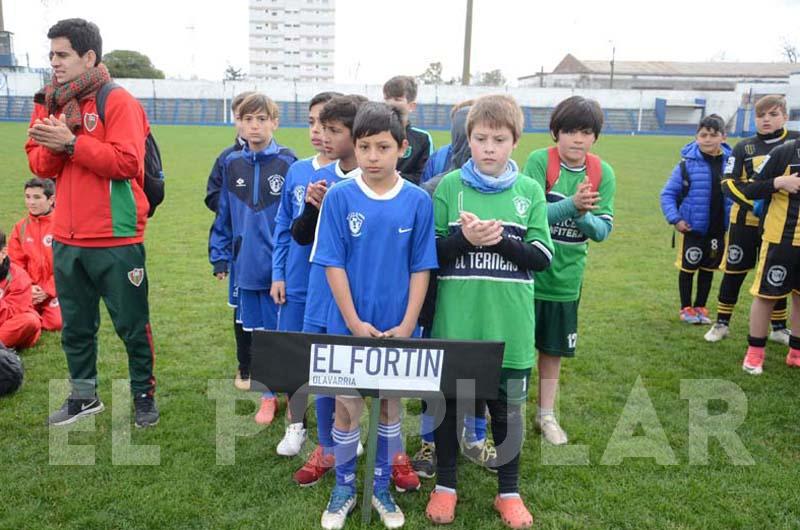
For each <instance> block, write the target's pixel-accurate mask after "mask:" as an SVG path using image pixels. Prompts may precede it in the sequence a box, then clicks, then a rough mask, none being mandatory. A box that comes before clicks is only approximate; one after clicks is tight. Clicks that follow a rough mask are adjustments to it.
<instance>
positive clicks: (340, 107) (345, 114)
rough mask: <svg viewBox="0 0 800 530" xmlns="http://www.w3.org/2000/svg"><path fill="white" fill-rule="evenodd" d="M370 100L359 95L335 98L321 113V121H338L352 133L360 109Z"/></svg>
mask: <svg viewBox="0 0 800 530" xmlns="http://www.w3.org/2000/svg"><path fill="white" fill-rule="evenodd" d="M367 101H368V100H367V98H365V97H364V96H360V95H358V94H348V95H346V96H334V97H332V98H331V100H330V101H328V102H327V103H325V106H324V107H322V110H321V111H320V113H319V121H321V122H322V123H323V125H324V124H325V123H328V122H332V121H338V122H340V123H341V124H342V125H344V126H345V127H346V128H347V130H349V131H350V132H351V133H352V131H353V122H354V121H355V119H356V114H358V109H359V107H361V105H363V104H364V103H366V102H367Z"/></svg>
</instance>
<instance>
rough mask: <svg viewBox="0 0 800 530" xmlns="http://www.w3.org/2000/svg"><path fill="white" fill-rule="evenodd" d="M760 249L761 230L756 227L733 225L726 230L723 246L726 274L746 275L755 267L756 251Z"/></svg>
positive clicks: (756, 260)
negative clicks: (726, 236) (726, 239)
mask: <svg viewBox="0 0 800 530" xmlns="http://www.w3.org/2000/svg"><path fill="white" fill-rule="evenodd" d="M760 247H761V230H760V229H759V227H757V226H750V225H746V224H743V223H742V224H739V223H735V224H732V225H731V226H730V229H728V241H727V244H726V246H725V261H724V263H725V265H724V269H725V272H727V273H733V274H737V273H747V271H751V270H753V269H754V268H755V267H756V263H757V262H758V249H759V248H760Z"/></svg>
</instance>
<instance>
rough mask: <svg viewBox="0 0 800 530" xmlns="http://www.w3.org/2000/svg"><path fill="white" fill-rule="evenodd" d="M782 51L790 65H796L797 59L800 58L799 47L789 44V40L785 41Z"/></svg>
mask: <svg viewBox="0 0 800 530" xmlns="http://www.w3.org/2000/svg"><path fill="white" fill-rule="evenodd" d="M781 51H782V53H783V56H784V57H785V58H786V60H787V61H788V62H790V63H796V62H797V59H798V58H800V57H798V55H800V52H798V50H797V46H795V45H794V44H792V43H791V42H789V40H788V39H783V43H782V44H781Z"/></svg>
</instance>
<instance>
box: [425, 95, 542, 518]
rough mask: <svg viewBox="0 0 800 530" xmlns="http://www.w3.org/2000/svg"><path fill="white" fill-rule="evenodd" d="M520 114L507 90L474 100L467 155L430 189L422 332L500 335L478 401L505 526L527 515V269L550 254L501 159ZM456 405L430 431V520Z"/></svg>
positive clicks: (521, 189)
mask: <svg viewBox="0 0 800 530" xmlns="http://www.w3.org/2000/svg"><path fill="white" fill-rule="evenodd" d="M522 121H523V116H522V110H521V109H520V107H519V105H518V104H517V103H516V101H514V99H513V98H511V97H510V96H505V95H503V96H500V95H498V96H484V97H481V98H479V99H478V100H476V101H475V103H474V105H473V106H472V108H471V109H470V111H469V114H468V116H467V137H468V139H469V146H470V151H471V155H472V158H471V159H470V160H469V161H468V162H467V163H466V164H464V165H463V166H462V167H461V169H459V170H456V171H453V172H451V173H448V174H447V175H445V176H444V178H442V180H441V182H440V184H439V186H438V187H437V188H436V191H435V193H434V196H433V199H434V219H435V223H436V237H437V243H436V250H437V255H438V258H439V272H438V282H439V283H438V290H437V299H436V312H435V314H434V317H433V328H432V332H431V336H432V337H436V338H446V339H469V340H492V341H504V342H505V353H504V357H503V368H502V373H501V383H500V389H499V392H498V399H496V400H488V401H486V406H488V408H489V412H490V413H491V417H492V433H493V435H494V439H495V442H496V443H497V453H498V454H497V462H498V466H497V477H498V495H497V497H495V500H494V507H495V509H496V510H497V511H498V512H499V513H500V517H501V519H502V520H503V522H504V523H505V524H506V525H507V526H509V527H511V528H527V527H529V526H530V525H531V524H533V518H532V517H531V514H530V513H529V512H528V510H527V508H526V507H525V504H524V502H523V501H522V499H521V497H520V495H519V487H518V482H519V454H520V451H521V449H522V433H523V421H524V416H523V413H522V405H523V404H524V403H525V401H526V400H527V382H528V379H529V377H530V370H531V367H532V366H533V355H534V352H533V344H531V337H533V334H534V313H533V304H532V303H531V302H532V300H533V294H534V289H533V280H534V277H533V273H534V271H541V270H544V269H545V268H547V267H548V266H549V265H550V260H551V258H552V254H553V244H552V241H551V239H550V234H549V232H548V230H547V212H546V203H545V200H544V193H543V191H542V188H541V186H540V185H538V184H537V183H536V182H534V181H533V180H531V179H529V178H526V177H524V176H523V175H520V174H519V172H518V170H517V165H516V164H515V163H514V161H513V160H511V158H510V157H511V152H512V151H513V149H514V148H515V147H516V146H517V142H518V141H519V137H520V135H521V134H522ZM476 405H477V406H476V408H475V410H479V411H482V410H483V407H484V404H483V403H478V404H476ZM456 409H457V407H456V400H446V402H445V410H444V414H443V416H444V417H443V419H442V422H441V424H440V425H439V426H438V427H437V428H436V430H435V433H434V437H435V441H436V457H437V458H436V460H437V464H436V471H437V479H436V489H435V490H434V491H433V492H432V493H431V498H430V501H429V503H428V506H427V508H426V510H425V513H426V515H427V517H428V518H429V519H430V520H432V521H433V522H435V523H438V524H447V523H450V522H452V521H453V519H454V518H455V507H456V500H457V497H456V462H457V458H458V437H457V426H458V425H460V422H459V421H458V418H457V410H456ZM437 416H438V414H437Z"/></svg>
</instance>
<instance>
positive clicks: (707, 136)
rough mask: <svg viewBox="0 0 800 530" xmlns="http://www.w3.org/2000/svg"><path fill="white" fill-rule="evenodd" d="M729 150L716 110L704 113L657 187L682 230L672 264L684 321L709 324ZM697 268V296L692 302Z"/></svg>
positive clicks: (669, 218)
mask: <svg viewBox="0 0 800 530" xmlns="http://www.w3.org/2000/svg"><path fill="white" fill-rule="evenodd" d="M730 154H731V148H730V146H729V145H728V144H726V143H725V122H724V121H723V119H722V118H720V117H719V116H717V115H716V114H711V115H709V116H706V117H705V118H703V119H702V120H700V123H699V124H698V126H697V134H696V135H695V140H694V141H692V142H689V143H688V144H686V145H685V146H684V147H683V148H682V149H681V157H682V160H681V162H680V163H679V164H677V165H676V166H675V169H673V170H672V175H670V177H669V179H668V180H667V183H666V184H665V185H664V189H663V190H662V191H661V210H662V211H663V212H664V217H665V218H666V219H667V222H668V223H669V224H671V225H674V226H675V230H677V231H678V232H680V233H681V234H682V237H681V244H679V245H678V258H677V260H676V261H675V266H676V267H677V268H678V271H679V272H678V290H679V293H680V300H681V310H680V319H681V320H682V321H683V322H686V323H688V324H710V323H711V320H710V319H709V318H708V309H706V301H707V300H708V293H709V291H710V290H711V281H712V280H713V278H714V270H716V269H718V268H719V265H720V263H721V262H722V254H723V249H724V247H725V230H726V228H727V226H728V216H729V214H728V212H729V210H730V200H729V199H726V198H725V196H724V195H723V194H722V188H721V181H722V172H723V168H724V167H725V164H726V162H727V160H728V156H730ZM685 182H688V186H687V185H686V184H685ZM695 272H697V297H696V298H695V300H694V304H692V282H693V279H694V273H695Z"/></svg>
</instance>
